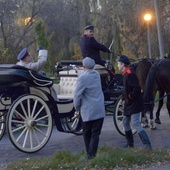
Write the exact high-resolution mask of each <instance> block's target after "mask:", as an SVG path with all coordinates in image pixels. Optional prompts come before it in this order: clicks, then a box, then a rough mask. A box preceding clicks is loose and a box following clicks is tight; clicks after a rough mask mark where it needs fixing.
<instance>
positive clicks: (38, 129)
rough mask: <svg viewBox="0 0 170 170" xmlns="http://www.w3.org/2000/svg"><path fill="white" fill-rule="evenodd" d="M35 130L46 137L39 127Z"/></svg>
mask: <svg viewBox="0 0 170 170" xmlns="http://www.w3.org/2000/svg"><path fill="white" fill-rule="evenodd" d="M35 129H36V130H37V131H38V132H39V133H40V134H41V135H43V136H45V137H46V134H45V133H43V131H42V130H40V129H39V128H37V127H35Z"/></svg>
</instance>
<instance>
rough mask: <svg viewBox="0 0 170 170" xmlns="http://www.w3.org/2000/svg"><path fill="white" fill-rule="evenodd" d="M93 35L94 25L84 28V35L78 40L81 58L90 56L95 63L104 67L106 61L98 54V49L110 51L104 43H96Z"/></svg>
mask: <svg viewBox="0 0 170 170" xmlns="http://www.w3.org/2000/svg"><path fill="white" fill-rule="evenodd" d="M93 35H94V26H93V25H88V26H86V27H85V28H84V35H83V37H82V38H81V40H80V49H81V52H82V56H83V58H85V57H87V56H88V57H90V58H92V59H93V60H94V61H95V63H96V64H100V65H102V66H104V67H105V64H106V61H104V60H103V59H102V58H101V56H100V51H103V52H108V53H110V52H111V51H110V50H109V49H108V48H107V47H106V46H104V45H102V44H100V43H98V42H97V41H96V39H95V38H94V37H93Z"/></svg>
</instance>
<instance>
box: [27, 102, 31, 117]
mask: <svg viewBox="0 0 170 170" xmlns="http://www.w3.org/2000/svg"><path fill="white" fill-rule="evenodd" d="M27 107H28V117H30V115H31V111H30V99H27Z"/></svg>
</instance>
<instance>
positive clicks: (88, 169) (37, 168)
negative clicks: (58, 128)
mask: <svg viewBox="0 0 170 170" xmlns="http://www.w3.org/2000/svg"><path fill="white" fill-rule="evenodd" d="M168 162H170V151H169V150H165V149H156V150H153V151H151V152H149V151H146V150H144V149H140V148H135V149H131V148H126V149H125V148H111V147H108V146H105V147H102V148H99V150H98V153H97V155H96V157H95V158H94V159H92V160H90V161H89V160H87V159H86V154H85V153H84V152H78V153H71V152H69V151H65V150H63V151H60V152H57V153H56V154H55V155H54V156H51V157H48V158H47V157H46V158H30V159H25V160H18V161H17V162H13V163H11V164H8V165H7V167H5V169H6V170H111V169H115V170H124V169H126V170H127V169H128V170H130V169H142V168H145V167H150V166H152V165H154V166H156V165H157V166H158V165H162V164H166V163H168Z"/></svg>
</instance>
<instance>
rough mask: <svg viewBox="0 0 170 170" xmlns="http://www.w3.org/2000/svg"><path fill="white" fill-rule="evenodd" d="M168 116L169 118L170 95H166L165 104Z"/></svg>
mask: <svg viewBox="0 0 170 170" xmlns="http://www.w3.org/2000/svg"><path fill="white" fill-rule="evenodd" d="M166 106H167V109H168V114H169V116H170V94H168V95H167V103H166Z"/></svg>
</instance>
